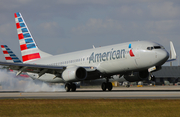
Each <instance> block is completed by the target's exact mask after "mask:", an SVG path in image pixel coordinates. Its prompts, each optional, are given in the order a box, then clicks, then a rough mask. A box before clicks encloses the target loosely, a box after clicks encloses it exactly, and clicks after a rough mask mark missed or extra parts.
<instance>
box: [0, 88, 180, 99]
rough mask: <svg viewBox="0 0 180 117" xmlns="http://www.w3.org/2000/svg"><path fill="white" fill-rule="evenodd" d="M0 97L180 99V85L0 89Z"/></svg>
mask: <svg viewBox="0 0 180 117" xmlns="http://www.w3.org/2000/svg"><path fill="white" fill-rule="evenodd" d="M0 99H180V86H167V87H166V86H164V87H163V86H161V87H138V88H137V87H131V88H122V87H116V88H114V90H112V91H110V92H109V91H105V92H103V91H101V89H100V88H81V89H77V91H76V92H65V91H58V92H21V91H0Z"/></svg>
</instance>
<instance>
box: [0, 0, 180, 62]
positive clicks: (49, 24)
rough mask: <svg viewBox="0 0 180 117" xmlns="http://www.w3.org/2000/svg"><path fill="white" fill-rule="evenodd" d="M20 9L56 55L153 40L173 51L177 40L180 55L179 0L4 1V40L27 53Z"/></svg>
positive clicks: (0, 31)
mask: <svg viewBox="0 0 180 117" xmlns="http://www.w3.org/2000/svg"><path fill="white" fill-rule="evenodd" d="M16 12H20V13H21V14H22V16H23V18H24V20H25V22H26V24H27V26H28V28H29V30H30V32H31V34H32V36H33V38H34V39H35V41H36V44H37V45H38V47H39V48H40V49H41V50H42V51H45V52H47V53H50V54H53V55H56V54H62V53H67V52H73V51H78V50H83V49H89V48H92V45H94V46H95V47H99V46H106V45H111V44H117V43H123V42H129V41H138V40H147V41H154V42H157V43H160V44H161V45H163V46H164V47H165V48H166V50H168V51H169V50H170V47H169V42H170V41H172V42H173V43H174V46H175V49H176V53H177V56H180V46H179V45H180V1H179V0H0V44H1V45H2V44H6V45H8V46H9V48H11V49H12V50H13V51H14V53H15V54H16V55H17V56H18V57H19V58H21V54H20V47H19V41H18V36H17V30H16V26H15V20H14V13H16ZM0 61H5V59H4V55H3V53H2V52H1V53H0ZM178 63H179V62H178V60H177V61H175V62H173V65H178ZM166 64H167V65H169V63H166Z"/></svg>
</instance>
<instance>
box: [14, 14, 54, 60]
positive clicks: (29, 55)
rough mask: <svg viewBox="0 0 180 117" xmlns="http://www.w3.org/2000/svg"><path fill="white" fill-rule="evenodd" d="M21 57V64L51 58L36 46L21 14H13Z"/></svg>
mask: <svg viewBox="0 0 180 117" xmlns="http://www.w3.org/2000/svg"><path fill="white" fill-rule="evenodd" d="M14 16H15V22H16V27H17V33H18V38H19V44H20V49H21V55H22V60H23V62H30V61H33V60H37V59H40V58H43V57H48V56H52V55H50V54H48V53H45V52H42V51H41V50H40V49H39V48H38V47H37V45H36V43H35V41H34V39H33V37H32V35H31V33H30V31H29V29H28V27H27V25H26V23H25V21H24V19H23V17H22V15H21V13H19V12H17V13H14Z"/></svg>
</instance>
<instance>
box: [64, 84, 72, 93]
mask: <svg viewBox="0 0 180 117" xmlns="http://www.w3.org/2000/svg"><path fill="white" fill-rule="evenodd" d="M70 89H71V85H70V84H69V83H68V84H66V85H65V90H66V92H69V91H70Z"/></svg>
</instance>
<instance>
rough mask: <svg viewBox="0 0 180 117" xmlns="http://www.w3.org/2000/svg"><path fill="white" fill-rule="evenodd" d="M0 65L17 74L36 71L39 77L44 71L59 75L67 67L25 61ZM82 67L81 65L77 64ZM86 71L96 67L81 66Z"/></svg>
mask: <svg viewBox="0 0 180 117" xmlns="http://www.w3.org/2000/svg"><path fill="white" fill-rule="evenodd" d="M0 65H2V66H8V67H9V68H10V69H12V70H17V71H18V72H17V74H16V75H19V74H21V73H22V72H30V73H37V74H38V75H39V77H41V76H42V75H43V74H45V73H49V74H54V75H56V76H61V74H62V72H63V71H64V70H65V69H66V68H67V66H53V65H38V64H26V63H9V62H1V61H0ZM79 67H83V66H79ZM83 68H85V69H86V71H87V72H92V71H95V70H96V69H97V68H96V67H92V66H91V67H88V66H86V67H83Z"/></svg>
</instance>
